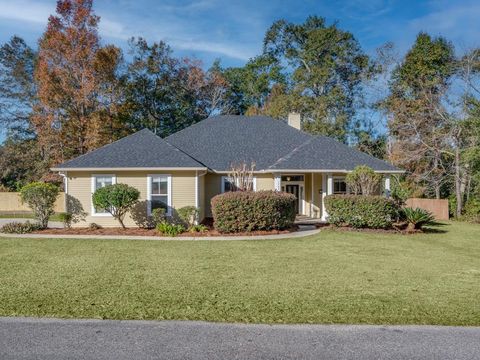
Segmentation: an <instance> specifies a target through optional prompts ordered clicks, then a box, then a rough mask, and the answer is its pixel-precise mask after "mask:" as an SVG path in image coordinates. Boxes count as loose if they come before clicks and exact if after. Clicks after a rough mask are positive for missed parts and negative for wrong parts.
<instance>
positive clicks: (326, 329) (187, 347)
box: [0, 318, 480, 360]
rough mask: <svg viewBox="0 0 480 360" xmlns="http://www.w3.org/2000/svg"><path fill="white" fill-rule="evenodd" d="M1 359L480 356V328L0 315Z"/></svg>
mask: <svg viewBox="0 0 480 360" xmlns="http://www.w3.org/2000/svg"><path fill="white" fill-rule="evenodd" d="M0 358H1V359H116V360H119V359H197V360H203V359H205V360H215V359H219V360H220V359H221V360H225V359H457V360H462V359H479V358H480V328H473V327H472V328H462V327H438V326H362V325H354V326H353V325H273V326H270V325H245V324H216V323H206V322H191V321H183V322H182V321H161V322H157V321H106V320H58V319H31V318H0Z"/></svg>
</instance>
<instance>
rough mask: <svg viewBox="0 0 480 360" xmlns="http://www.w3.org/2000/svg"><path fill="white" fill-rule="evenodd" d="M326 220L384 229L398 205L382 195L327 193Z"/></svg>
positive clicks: (393, 216) (393, 215)
mask: <svg viewBox="0 0 480 360" xmlns="http://www.w3.org/2000/svg"><path fill="white" fill-rule="evenodd" d="M325 208H326V209H327V212H328V221H329V222H330V223H332V224H334V225H336V226H342V225H346V226H352V227H354V228H372V229H386V228H389V227H391V226H392V223H393V221H394V219H395V218H396V216H397V213H398V206H397V205H396V204H395V202H394V201H393V200H392V199H389V198H386V197H384V196H364V195H328V196H326V197H325Z"/></svg>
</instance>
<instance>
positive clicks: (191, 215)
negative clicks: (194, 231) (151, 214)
mask: <svg viewBox="0 0 480 360" xmlns="http://www.w3.org/2000/svg"><path fill="white" fill-rule="evenodd" d="M177 213H178V216H179V218H180V220H182V222H184V223H185V224H186V225H187V226H188V228H189V229H190V228H191V227H192V226H193V225H195V223H196V222H197V220H198V215H199V213H200V209H199V208H197V207H195V206H184V207H182V208H180V209H178V210H177Z"/></svg>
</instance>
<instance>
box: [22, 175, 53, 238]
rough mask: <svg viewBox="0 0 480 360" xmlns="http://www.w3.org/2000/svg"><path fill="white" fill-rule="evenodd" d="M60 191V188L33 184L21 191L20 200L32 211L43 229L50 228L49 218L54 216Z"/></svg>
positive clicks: (38, 183)
mask: <svg viewBox="0 0 480 360" xmlns="http://www.w3.org/2000/svg"><path fill="white" fill-rule="evenodd" d="M59 191H60V189H59V188H58V186H55V185H53V184H48V183H42V182H33V183H30V184H28V185H25V186H24V187H22V189H21V190H20V198H21V199H22V202H23V203H26V204H27V205H28V206H29V207H30V208H31V209H32V210H33V214H34V216H35V219H37V220H38V222H39V223H40V226H41V227H42V229H45V228H46V227H47V226H48V218H49V217H50V216H52V215H53V214H54V211H53V208H54V206H55V201H56V200H57V196H58V193H59Z"/></svg>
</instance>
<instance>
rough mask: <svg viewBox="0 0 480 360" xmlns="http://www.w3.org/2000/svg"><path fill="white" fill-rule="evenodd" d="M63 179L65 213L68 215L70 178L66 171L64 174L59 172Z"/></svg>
mask: <svg viewBox="0 0 480 360" xmlns="http://www.w3.org/2000/svg"><path fill="white" fill-rule="evenodd" d="M58 174H59V175H60V176H61V177H63V188H64V189H63V190H64V192H65V197H64V199H63V202H64V203H63V207H64V209H65V212H66V213H68V209H67V205H68V202H67V196H68V177H67V172H66V171H65V172H64V173H63V172H59V173H58Z"/></svg>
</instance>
